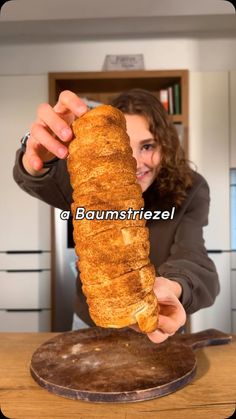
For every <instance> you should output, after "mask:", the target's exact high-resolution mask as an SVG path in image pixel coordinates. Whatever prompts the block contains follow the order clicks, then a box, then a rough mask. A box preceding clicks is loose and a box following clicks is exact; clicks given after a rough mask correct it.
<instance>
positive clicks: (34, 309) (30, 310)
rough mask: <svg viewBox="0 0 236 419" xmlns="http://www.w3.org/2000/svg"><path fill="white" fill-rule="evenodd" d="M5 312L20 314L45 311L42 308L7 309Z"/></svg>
mask: <svg viewBox="0 0 236 419" xmlns="http://www.w3.org/2000/svg"><path fill="white" fill-rule="evenodd" d="M5 311H7V312H8V313H19V312H24V313H25V312H26V313H28V312H40V311H43V309H42V308H7V309H6V310H5Z"/></svg>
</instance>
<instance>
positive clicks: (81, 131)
mask: <svg viewBox="0 0 236 419" xmlns="http://www.w3.org/2000/svg"><path fill="white" fill-rule="evenodd" d="M73 131H74V134H75V139H74V140H72V141H71V143H70V145H69V157H68V170H69V173H70V181H71V185H72V188H73V200H74V202H73V204H72V206H71V209H72V213H73V216H74V220H73V225H74V233H73V235H74V241H75V250H76V253H77V255H78V256H79V260H78V268H79V270H80V277H81V280H82V287H83V292H84V294H85V295H86V298H87V302H88V305H89V311H90V315H91V317H92V319H93V320H94V322H95V323H96V324H97V325H99V326H102V327H124V326H128V325H131V324H134V323H136V322H137V323H138V325H139V327H140V329H141V330H142V331H143V332H151V331H153V330H155V329H156V327H157V324H158V303H157V299H156V297H155V294H154V292H153V284H154V280H155V270H154V268H153V266H152V265H151V264H150V260H149V250H150V244H149V236H148V229H147V228H146V227H145V221H144V220H143V219H139V218H138V217H136V218H135V219H128V217H126V218H125V219H124V220H123V219H100V220H99V219H87V218H84V219H81V220H75V215H76V211H77V208H81V207H83V208H84V210H85V211H94V212H98V213H99V214H100V216H101V214H102V212H104V213H106V212H107V211H109V210H110V211H128V210H129V209H132V210H140V208H142V207H143V206H144V201H143V198H142V192H141V188H140V186H139V184H138V183H137V179H136V161H135V159H134V158H133V156H132V149H131V147H130V144H129V138H128V136H127V133H126V123H125V118H124V116H123V114H122V112H120V111H119V110H118V109H115V108H113V107H111V106H105V105H104V106H99V107H97V108H95V109H93V110H92V111H89V112H87V113H86V114H85V115H83V116H82V117H81V118H80V119H78V120H76V121H75V122H74V123H73Z"/></svg>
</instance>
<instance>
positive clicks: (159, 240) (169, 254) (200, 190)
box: [13, 150, 219, 324]
mask: <svg viewBox="0 0 236 419" xmlns="http://www.w3.org/2000/svg"><path fill="white" fill-rule="evenodd" d="M21 157H22V152H21V151H20V150H18V151H17V154H16V162H15V166H14V169H13V175H14V179H15V181H16V182H17V183H18V185H19V186H20V187H21V188H22V189H23V190H24V191H26V192H28V193H29V194H30V195H32V196H35V197H36V198H39V199H41V200H43V201H44V202H47V203H48V204H49V205H52V206H53V207H56V208H60V209H62V210H70V205H71V201H72V189H71V186H70V181H69V175H68V172H67V168H66V161H65V160H60V161H58V162H57V163H56V164H55V166H54V167H53V168H52V169H50V171H49V172H48V173H47V174H46V175H43V176H41V177H33V176H30V175H29V174H27V173H26V171H25V170H24V168H23V167H22V163H21ZM143 196H144V201H145V209H146V210H148V209H151V210H154V209H156V210H158V209H162V210H163V209H167V210H168V207H167V206H165V205H164V204H163V201H162V200H161V199H159V197H158V195H157V194H156V192H154V190H153V187H152V186H151V187H149V189H148V190H147V191H146V192H145V193H144V195H143ZM209 202H210V198H209V188H208V185H207V182H206V180H205V179H204V178H203V177H202V176H201V175H199V174H198V173H196V172H194V181H193V185H192V187H191V189H189V191H188V195H187V198H186V199H185V201H184V203H183V204H182V206H181V207H180V208H179V209H178V210H176V211H175V215H174V219H173V220H156V221H155V220H149V221H147V226H148V228H149V232H150V243H151V254H150V259H151V261H152V263H153V264H154V266H155V268H156V274H157V276H164V277H166V278H169V279H174V280H176V281H178V282H179V283H180V284H181V285H182V287H183V293H182V296H181V302H182V304H183V306H184V307H185V310H186V312H187V313H188V314H191V313H194V312H195V311H197V310H199V309H200V308H203V307H207V306H210V305H212V304H213V302H214V300H215V298H216V296H217V294H218V293H219V281H218V275H217V272H216V268H215V265H214V263H213V262H212V260H211V259H210V258H209V257H208V254H207V251H206V249H205V246H204V240H203V227H204V226H206V225H207V223H208V211H209ZM169 209H170V208H169ZM77 291H78V293H77V302H76V312H77V314H78V315H79V317H80V318H81V319H82V320H84V321H85V322H87V323H88V324H93V322H92V321H91V319H90V317H89V314H88V309H87V304H86V301H85V298H84V296H83V294H82V291H81V283H80V280H79V278H78V281H77Z"/></svg>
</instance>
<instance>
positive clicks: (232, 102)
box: [230, 71, 236, 168]
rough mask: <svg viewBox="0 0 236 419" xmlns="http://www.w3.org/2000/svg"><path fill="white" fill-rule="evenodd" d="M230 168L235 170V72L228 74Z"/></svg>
mask: <svg viewBox="0 0 236 419" xmlns="http://www.w3.org/2000/svg"><path fill="white" fill-rule="evenodd" d="M230 167H234V168H236V71H231V72H230Z"/></svg>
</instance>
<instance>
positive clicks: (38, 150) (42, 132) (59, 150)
mask: <svg viewBox="0 0 236 419" xmlns="http://www.w3.org/2000/svg"><path fill="white" fill-rule="evenodd" d="M86 111H87V106H86V105H85V104H84V102H83V101H82V100H81V99H80V98H79V97H78V96H77V95H76V94H75V93H73V92H70V91H69V90H65V91H63V92H61V94H60V96H59V99H58V102H57V103H56V105H55V106H54V107H53V108H52V107H51V106H50V105H49V104H48V103H43V104H41V105H40V106H39V107H38V111H37V119H36V121H35V122H34V123H33V124H32V126H31V130H30V137H29V139H28V141H27V147H26V151H25V153H24V156H23V159H22V161H23V165H24V167H25V169H26V170H27V171H28V172H29V173H30V174H32V175H34V176H37V175H39V174H42V173H44V172H45V171H47V170H48V169H43V162H44V161H48V160H51V159H53V158H54V157H58V158H61V159H64V158H66V157H67V154H68V142H69V141H70V140H71V139H72V137H73V133H72V129H71V127H70V125H71V124H72V122H73V121H74V119H75V118H76V117H79V116H81V115H83V114H84V113H85V112H86Z"/></svg>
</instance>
